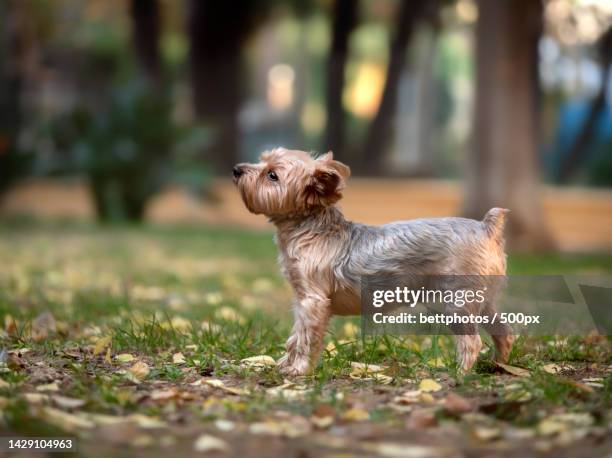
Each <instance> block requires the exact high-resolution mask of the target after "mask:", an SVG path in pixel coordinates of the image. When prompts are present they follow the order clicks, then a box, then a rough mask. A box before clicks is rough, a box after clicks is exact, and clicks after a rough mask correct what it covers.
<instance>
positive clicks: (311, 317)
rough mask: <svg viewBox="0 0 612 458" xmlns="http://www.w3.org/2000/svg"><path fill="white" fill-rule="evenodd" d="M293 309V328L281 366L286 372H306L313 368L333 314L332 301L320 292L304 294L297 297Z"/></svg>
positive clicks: (299, 373)
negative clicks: (313, 294) (315, 294)
mask: <svg viewBox="0 0 612 458" xmlns="http://www.w3.org/2000/svg"><path fill="white" fill-rule="evenodd" d="M294 313H295V323H294V324H293V330H292V331H291V335H290V336H289V339H288V340H287V344H286V345H285V349H286V353H285V355H284V356H283V357H282V358H281V359H280V360H279V361H278V367H279V369H280V371H281V372H283V373H284V374H287V375H305V374H308V373H309V372H310V371H311V370H312V369H313V368H314V366H315V365H316V363H317V360H318V358H319V355H320V353H321V349H322V348H323V336H324V335H325V331H326V330H327V325H328V324H329V319H330V316H331V311H330V301H329V299H328V298H325V297H320V296H309V297H305V298H302V299H300V300H298V301H296V305H295V309H294Z"/></svg>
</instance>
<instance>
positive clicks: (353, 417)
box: [342, 407, 370, 421]
mask: <svg viewBox="0 0 612 458" xmlns="http://www.w3.org/2000/svg"><path fill="white" fill-rule="evenodd" d="M342 418H343V419H344V420H347V421H365V420H368V419H369V418H370V414H369V413H368V412H367V411H366V410H364V409H360V408H359V407H353V408H352V409H349V410H347V411H346V412H344V414H343V415H342Z"/></svg>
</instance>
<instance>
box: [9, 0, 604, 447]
mask: <svg viewBox="0 0 612 458" xmlns="http://www.w3.org/2000/svg"><path fill="white" fill-rule="evenodd" d="M611 25H612V3H611V2H610V1H606V0H543V1H539V0H477V1H474V0H360V1H358V0H311V1H305V0H304V1H300V0H287V1H281V0H241V1H235V2H231V1H227V0H226V1H215V0H176V1H170V0H83V1H77V0H0V261H1V262H0V433H1V434H0V437H4V436H7V435H15V436H22V435H29V436H66V435H70V436H74V437H76V438H77V440H78V454H80V455H82V456H100V457H103V456H134V455H136V456H147V457H149V456H167V454H168V453H174V454H180V455H181V456H191V455H192V454H193V455H198V456H199V455H200V454H202V453H207V454H211V455H214V456H220V455H230V456H262V457H268V456H299V457H307V456H326V457H329V458H331V457H338V456H364V457H365V456H368V457H370V456H385V457H391V458H392V457H413V458H414V457H421V458H423V457H449V458H450V457H460V456H474V457H478V456H487V457H488V456H508V457H511V456H516V455H517V454H520V455H521V456H523V457H527V456H538V457H540V456H543V455H547V454H548V455H550V456H566V457H574V456H575V457H581V456H585V454H588V455H589V456H610V454H611V453H612V434H611V433H610V432H611V431H612V416H611V414H610V412H611V411H610V405H612V377H611V374H612V359H611V353H610V342H609V339H608V338H607V337H606V336H601V335H598V334H590V335H587V336H539V337H526V336H521V337H520V338H519V339H518V340H517V342H516V344H515V347H514V350H513V352H512V354H511V357H510V361H509V365H499V364H495V363H492V362H491V357H492V345H491V342H490V340H487V339H486V338H485V346H484V348H483V352H482V353H483V354H482V357H481V358H480V359H479V361H478V363H477V364H476V366H475V368H474V371H472V373H470V374H461V373H460V372H459V371H458V370H457V367H456V364H455V355H454V345H453V342H452V340H451V339H449V338H448V337H447V336H389V335H387V336H383V337H381V338H378V337H368V336H366V337H363V336H362V335H361V332H360V328H359V319H358V318H336V319H334V320H333V324H332V326H331V328H330V330H329V332H328V333H327V334H326V336H325V343H326V348H325V351H324V354H323V356H322V358H321V361H320V363H319V365H318V366H317V368H316V371H315V373H314V374H313V376H312V377H305V378H298V379H295V380H284V379H283V377H282V376H281V375H280V374H279V373H278V371H276V370H275V360H277V359H278V358H280V357H281V355H282V353H283V351H284V341H285V339H286V338H287V335H288V333H289V331H290V329H291V323H292V312H291V307H290V304H291V291H290V289H289V287H288V286H287V284H286V283H285V282H284V281H283V279H282V278H281V275H280V273H279V269H278V265H277V262H276V258H277V250H276V247H275V246H274V243H273V241H272V230H273V228H272V227H271V226H270V225H269V223H268V222H267V221H266V220H265V218H264V217H263V216H255V215H251V214H250V213H248V211H247V210H246V209H245V208H244V205H243V203H242V202H241V200H240V198H239V196H238V193H237V192H236V190H235V189H234V186H233V185H232V183H231V180H230V173H231V169H232V166H233V165H234V164H235V163H236V162H239V161H252V160H256V158H257V157H258V155H259V154H260V153H261V152H262V151H264V150H266V149H269V148H273V147H277V146H286V147H289V148H298V149H303V150H308V151H313V152H317V153H324V152H327V151H329V150H332V151H333V152H334V155H335V157H336V158H337V159H339V160H341V161H343V162H346V163H347V164H348V165H350V166H351V168H352V172H353V176H352V177H351V179H350V180H349V183H348V187H347V189H346V191H345V193H344V194H345V197H344V199H343V200H342V201H340V206H341V207H342V209H343V211H344V212H345V213H346V215H347V216H348V217H349V218H351V219H355V220H358V221H362V222H368V223H375V224H380V223H386V222H390V221H394V220H401V219H409V218H419V217H429V216H450V215H463V216H468V217H473V218H477V219H480V218H482V216H483V215H484V213H485V212H486V211H487V210H488V209H489V208H490V207H493V206H503V207H507V208H510V209H511V213H510V218H509V225H508V228H507V235H508V248H509V250H508V251H509V258H508V271H509V274H511V275H543V274H566V275H583V276H584V275H588V276H591V277H590V278H596V277H598V276H602V275H604V276H609V275H610V274H611V273H612V254H611V252H612V218H611V217H610V215H612V189H611V186H612V111H611V106H612V105H611V104H612V94H610V92H611V91H610V88H611V85H612V77H611V75H610V64H611V60H612V29H611ZM534 278H536V277H534ZM582 299H583V298H580V297H578V296H576V297H575V300H577V301H580V300H582ZM558 318H559V319H563V317H561V316H560V317H558ZM586 451H588V452H586Z"/></svg>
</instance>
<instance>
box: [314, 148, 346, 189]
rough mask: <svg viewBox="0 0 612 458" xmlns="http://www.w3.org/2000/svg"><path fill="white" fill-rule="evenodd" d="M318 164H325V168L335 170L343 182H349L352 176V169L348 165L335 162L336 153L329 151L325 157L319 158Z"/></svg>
mask: <svg viewBox="0 0 612 458" xmlns="http://www.w3.org/2000/svg"><path fill="white" fill-rule="evenodd" d="M317 162H320V163H322V164H324V165H325V166H327V167H329V168H331V169H333V170H335V171H336V173H338V175H340V177H341V178H342V181H343V182H346V180H348V178H349V177H350V176H351V169H350V167H349V166H348V165H346V164H343V163H342V162H340V161H335V160H334V153H332V152H331V151H329V152H328V153H326V154H324V155H323V156H321V157H320V158H318V159H317Z"/></svg>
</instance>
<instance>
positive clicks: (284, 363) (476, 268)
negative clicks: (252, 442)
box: [232, 148, 513, 375]
mask: <svg viewBox="0 0 612 458" xmlns="http://www.w3.org/2000/svg"><path fill="white" fill-rule="evenodd" d="M232 173H233V181H234V183H235V185H236V186H237V188H238V190H239V192H240V195H241V197H242V200H243V201H244V204H245V205H246V207H247V209H248V210H249V211H250V212H251V213H255V214H263V215H265V216H267V217H268V219H269V221H270V222H271V223H273V224H274V225H275V226H276V229H277V232H276V235H275V241H276V244H277V246H278V249H279V263H280V266H281V269H282V273H283V275H284V276H285V278H286V279H287V280H288V281H289V283H290V284H291V287H292V289H293V292H294V296H295V298H294V315H295V322H294V325H293V329H292V331H291V335H290V337H289V338H288V340H287V343H286V353H285V355H284V356H283V357H282V358H281V359H280V360H279V362H278V367H279V369H280V370H281V372H282V373H284V374H286V375H305V374H309V373H310V372H311V371H312V369H313V368H314V367H315V366H316V362H317V361H318V358H319V356H320V353H321V350H322V348H323V337H324V334H325V332H326V330H327V328H328V325H329V322H330V319H331V317H332V315H356V314H359V313H360V310H361V297H360V296H361V290H360V281H361V279H362V278H363V277H364V276H366V275H377V274H394V273H399V274H405V273H408V274H414V275H450V276H453V275H497V276H505V274H506V254H505V251H504V236H503V231H504V226H505V214H506V213H507V211H508V210H505V209H501V208H493V209H491V210H490V211H489V212H488V213H487V214H486V215H485V217H484V219H483V220H482V221H476V220H471V219H466V218H433V219H420V220H410V221H400V222H394V223H390V224H386V225H382V226H369V225H365V224H359V223H354V222H351V221H347V220H346V219H345V218H344V216H343V215H342V212H341V211H340V209H339V208H338V207H337V206H336V203H337V202H338V201H339V200H340V199H341V198H342V190H343V189H344V188H345V186H346V182H347V180H348V178H349V176H350V168H349V167H348V166H347V165H345V164H343V163H341V162H339V161H337V160H334V157H333V153H331V152H329V153H327V154H325V155H322V156H320V157H313V156H311V155H310V154H308V153H306V152H304V151H298V150H288V149H285V148H276V149H274V150H271V151H268V152H265V153H263V154H262V155H261V156H260V162H259V163H256V164H251V163H241V164H237V165H236V166H235V167H234V168H233V172H232ZM489 306H490V307H492V304H489ZM489 332H490V331H489ZM491 334H492V338H493V341H494V343H495V347H496V355H495V358H496V359H497V360H498V361H501V362H505V361H506V360H507V358H508V355H509V352H510V350H511V347H512V341H513V336H512V335H511V333H509V332H505V333H495V335H493V333H491ZM456 348H457V362H458V365H459V367H460V369H461V370H463V371H468V370H470V369H471V367H472V366H473V364H474V362H475V361H476V358H477V356H478V354H479V352H480V350H481V348H482V341H481V338H480V336H479V334H478V332H477V330H476V329H475V327H473V328H472V329H469V332H467V331H466V332H465V333H464V334H461V335H457V336H456Z"/></svg>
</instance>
